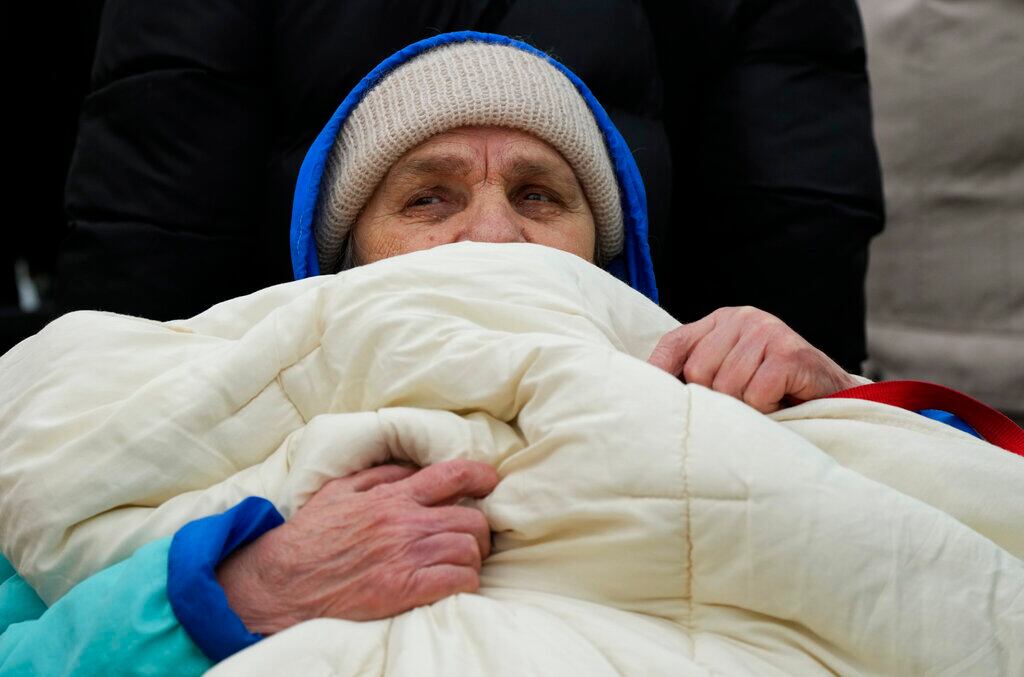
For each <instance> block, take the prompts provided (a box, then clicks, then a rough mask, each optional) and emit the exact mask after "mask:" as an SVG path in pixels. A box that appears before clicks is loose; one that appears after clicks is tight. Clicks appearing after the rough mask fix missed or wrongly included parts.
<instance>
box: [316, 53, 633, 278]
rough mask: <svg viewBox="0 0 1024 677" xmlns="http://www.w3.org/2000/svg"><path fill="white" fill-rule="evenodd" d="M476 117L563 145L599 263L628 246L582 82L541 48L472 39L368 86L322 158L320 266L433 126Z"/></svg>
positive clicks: (338, 253) (476, 122) (475, 121)
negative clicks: (589, 219)
mask: <svg viewBox="0 0 1024 677" xmlns="http://www.w3.org/2000/svg"><path fill="white" fill-rule="evenodd" d="M471 125H473V126H498V127H511V128H514V129H519V130H522V131H525V132H528V133H530V134H533V135H534V136H536V137H538V138H539V139H541V140H543V141H545V142H547V143H548V144H550V145H551V146H552V147H553V148H555V149H556V150H557V151H558V152H560V153H561V154H562V157H564V158H565V160H566V162H567V163H568V164H569V166H570V167H571V168H572V170H573V172H575V174H576V177H577V179H578V180H579V182H580V185H581V186H582V188H583V192H584V194H585V195H586V198H587V202H588V204H589V205H590V209H591V212H592V213H593V215H594V222H595V225H596V227H597V233H596V236H597V246H598V247H597V248H598V261H597V262H598V264H600V265H603V264H604V263H606V262H607V261H609V260H611V259H612V258H613V257H615V256H616V255H618V254H619V253H620V252H621V251H622V247H623V213H622V207H621V205H620V201H619V186H618V182H617V180H616V175H615V172H614V170H613V167H612V162H611V159H610V157H609V152H608V149H607V148H606V146H605V140H604V136H603V135H602V133H601V131H600V130H599V129H598V126H597V123H596V122H595V120H594V116H593V114H592V113H591V110H590V107H589V106H588V105H587V103H586V101H584V99H583V97H582V96H581V95H580V92H579V91H578V90H577V89H576V87H575V86H574V85H573V83H572V82H570V80H569V79H568V78H567V77H566V75H565V74H564V73H562V72H561V71H560V70H558V69H557V68H555V67H554V66H553V65H552V64H551V63H549V62H548V61H546V60H545V59H543V58H541V57H540V56H538V55H537V54H534V53H531V52H527V51H525V50H523V49H519V48H517V47H514V46H510V45H506V44H495V43H492V42H477V41H472V40H470V41H464V42H455V43H449V44H444V45H441V46H438V47H435V48H433V49H430V50H428V51H425V52H423V53H421V54H419V55H418V56H416V57H414V58H412V59H411V60H409V61H406V62H405V63H403V64H402V65H401V66H399V67H398V68H396V69H394V70H393V71H391V72H390V73H388V74H387V75H386V76H385V77H383V78H382V79H381V80H380V81H379V82H377V83H376V84H375V85H374V86H373V87H372V88H371V89H370V90H369V91H367V92H366V94H365V96H364V97H363V98H362V100H361V101H360V102H359V103H358V105H357V106H356V107H355V108H354V109H353V110H352V112H351V114H350V115H349V116H348V117H347V119H346V120H345V122H344V124H343V126H342V128H341V131H340V133H339V134H338V136H337V138H336V139H335V141H334V144H333V146H332V147H331V150H330V153H329V155H328V157H327V161H326V164H325V166H324V172H323V178H322V183H321V190H320V191H319V196H318V200H317V206H316V216H315V218H314V222H313V232H314V234H315V238H316V248H317V258H318V259H319V263H320V270H321V271H322V272H335V271H337V270H338V269H339V267H340V266H341V265H342V258H343V253H344V250H345V243H346V239H347V237H348V235H349V232H350V231H351V229H352V226H353V224H354V223H355V221H356V219H357V218H358V216H359V212H360V211H361V210H362V209H363V207H364V206H365V205H366V203H367V202H368V201H369V199H370V197H371V196H372V195H373V191H374V190H375V189H376V187H377V185H378V184H379V183H380V181H381V180H382V179H383V178H384V176H385V175H386V174H387V172H388V170H389V169H390V168H391V166H392V165H393V164H394V163H395V162H396V161H397V160H398V159H399V158H400V157H401V156H402V155H404V154H405V153H406V152H407V151H409V150H411V149H412V148H414V147H416V146H417V145H419V144H420V143H423V142H424V141H426V140H427V139H429V138H430V137H432V136H435V135H437V134H440V133H442V132H445V131H448V130H451V129H455V128H457V127H464V126H471ZM346 258H348V259H351V257H346Z"/></svg>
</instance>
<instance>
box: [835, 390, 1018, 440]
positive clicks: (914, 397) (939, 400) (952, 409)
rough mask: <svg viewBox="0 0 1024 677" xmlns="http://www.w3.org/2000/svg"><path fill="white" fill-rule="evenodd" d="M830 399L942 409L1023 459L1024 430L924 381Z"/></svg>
mask: <svg viewBox="0 0 1024 677" xmlns="http://www.w3.org/2000/svg"><path fill="white" fill-rule="evenodd" d="M828 397H830V398H832V397H852V398H857V399H862V400H871V401H872V402H881V403H882V404H891V405H892V406H894V407H902V408H903V409H911V410H913V411H917V410H919V409H942V410H943V411H948V412H949V413H951V414H955V415H956V416H959V417H960V418H961V419H963V421H964V422H965V423H966V424H967V425H969V426H971V427H972V428H974V429H975V430H977V431H978V434H980V435H981V436H982V437H984V438H985V439H986V440H987V441H988V442H990V443H992V444H994V445H996V446H997V447H1002V448H1003V449H1006V450H1007V451H1011V452H1013V453H1015V454H1019V455H1021V456H1024V429H1022V428H1021V427H1020V426H1019V425H1017V424H1016V423H1014V422H1013V421H1011V420H1010V419H1009V418H1007V417H1006V416H1004V415H1003V414H1001V413H1000V412H998V411H996V410H995V409H993V408H992V407H990V406H988V405H987V404H983V403H982V402H979V401H978V400H976V399H974V398H973V397H969V396H967V395H964V394H963V393H961V392H958V391H956V390H953V389H952V388H947V387H946V386H940V385H937V384H935V383H927V382H925V381H882V382H881V383H869V384H868V385H863V386H857V387H856V388H850V389H849V390H841V391H839V392H838V393H833V394H832V395H829V396H828Z"/></svg>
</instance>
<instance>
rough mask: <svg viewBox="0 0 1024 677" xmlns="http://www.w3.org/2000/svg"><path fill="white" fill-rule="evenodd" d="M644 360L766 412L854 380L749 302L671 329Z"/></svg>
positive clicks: (843, 386)
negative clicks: (746, 304)
mask: <svg viewBox="0 0 1024 677" xmlns="http://www.w3.org/2000/svg"><path fill="white" fill-rule="evenodd" d="M647 361H648V362H650V363H651V364H653V365H654V366H656V367H659V368H661V369H664V370H665V371H667V372H668V373H670V374H672V375H673V376H677V377H680V378H682V379H683V380H684V381H686V382H687V383H696V384H699V385H702V386H706V387H708V388H711V389H712V390H717V391H718V392H721V393H725V394H727V395H732V396H733V397H735V398H736V399H738V400H742V401H743V402H746V403H747V404H749V405H750V406H751V407H753V408H754V409H757V410H758V411H760V412H761V413H764V414H768V413H771V412H773V411H777V410H778V409H780V408H782V407H783V406H784V404H785V402H786V399H787V398H796V399H798V400H813V399H816V398H819V397H825V396H826V395H831V394H832V393H835V392H838V391H840V390H845V389H846V388H852V387H854V386H856V385H858V382H857V381H856V379H854V378H853V377H852V376H850V375H849V374H847V373H846V372H845V371H844V370H843V368H842V367H840V366H839V365H838V364H836V363H835V362H833V361H832V360H831V359H829V357H828V355H826V354H825V353H823V352H821V351H820V350H818V349H817V348H815V347H814V346H812V345H811V344H810V343H808V342H807V341H805V340H804V339H803V338H801V336H800V335H799V334H797V333H796V332H795V331H793V330H792V329H790V328H789V327H788V326H786V324H785V323H784V322H783V321H782V320H780V319H779V318H777V317H775V316H774V315H771V314H769V313H766V312H764V311H763V310H758V309H757V308H751V307H749V306H746V307H742V308H719V309H718V310H716V311H715V312H713V313H711V314H710V315H708V316H707V317H705V318H703V319H700V320H698V321H696V322H691V323H690V324H684V325H683V326H681V327H679V328H677V329H674V330H673V331H670V332H669V333H667V334H665V335H664V336H663V337H662V338H661V340H660V341H659V342H658V345H657V346H655V348H654V351H653V352H652V353H651V356H650V357H649V358H648V360H647Z"/></svg>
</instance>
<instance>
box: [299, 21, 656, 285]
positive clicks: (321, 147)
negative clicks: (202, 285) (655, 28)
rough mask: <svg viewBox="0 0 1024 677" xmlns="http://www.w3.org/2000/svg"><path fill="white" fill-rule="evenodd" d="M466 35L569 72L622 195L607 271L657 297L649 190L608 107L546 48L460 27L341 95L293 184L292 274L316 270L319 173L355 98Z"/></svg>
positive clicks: (394, 59) (417, 46) (398, 55)
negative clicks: (621, 231)
mask: <svg viewBox="0 0 1024 677" xmlns="http://www.w3.org/2000/svg"><path fill="white" fill-rule="evenodd" d="M469 40H474V41H479V42H490V43H494V44H498V45H508V46H510V47H515V48H517V49H521V50H523V51H525V52H529V53H530V54H534V55H536V56H538V57H540V58H542V59H544V60H546V61H547V62H549V63H550V64H551V65H553V66H554V67H555V68H557V69H558V70H560V71H561V72H562V73H564V74H565V76H566V77H567V78H569V80H570V82H572V83H573V85H574V86H575V87H576V89H577V90H579V92H580V95H582V97H583V99H584V101H586V102H587V105H588V106H590V111H591V113H593V115H594V119H595V121H596V122H597V126H598V128H599V129H600V130H601V133H602V134H604V138H605V142H606V143H607V144H608V152H609V154H610V156H611V158H612V164H613V167H614V169H615V175H616V178H617V179H618V182H619V189H620V193H621V200H622V214H623V219H624V221H625V242H624V244H623V251H622V253H621V254H620V255H619V256H616V257H615V258H614V259H613V260H612V261H611V262H610V263H609V264H608V266H607V270H608V272H609V273H611V274H612V275H614V276H615V277H617V278H618V279H620V280H622V281H623V282H625V283H626V284H628V285H629V286H630V287H632V288H633V289H636V290H637V291H639V292H640V293H642V294H643V295H644V296H646V297H648V298H649V299H651V300H652V301H654V302H655V303H657V302H658V287H657V284H656V283H655V279H654V265H653V263H652V261H651V252H650V248H649V246H648V243H647V231H648V223H647V193H646V192H645V191H644V183H643V179H642V178H641V177H640V170H639V168H638V167H637V164H636V160H635V159H634V158H633V154H632V153H631V152H630V150H629V146H627V145H626V141H625V139H623V138H622V134H620V133H619V130H618V129H617V128H616V127H615V125H614V124H613V123H612V121H611V118H610V117H608V113H607V112H605V110H604V108H603V107H602V106H601V104H600V103H598V101H597V99H596V98H595V97H594V95H593V94H592V93H591V91H590V89H588V88H587V86H586V85H585V84H584V83H583V81H582V80H580V79H579V78H578V77H577V76H576V75H575V74H574V73H573V72H572V71H570V70H569V69H568V68H566V67H565V66H564V65H562V64H561V63H559V62H558V61H555V60H554V59H552V58H551V57H550V56H549V55H547V54H545V53H544V52H542V51H540V50H538V49H536V48H535V47H532V46H531V45H528V44H526V43H524V42H519V41H518V40H513V39H511V38H508V37H505V36H504V35H495V34H493V33H478V32H476V31H458V32H455V33H442V34H440V35H435V36H433V37H430V38H427V39H425V40H420V41H419V42H415V43H413V44H411V45H409V46H408V47H405V48H403V49H401V50H399V51H398V52H395V53H394V54H392V55H391V56H389V57H388V58H387V59H385V60H384V61H382V62H381V63H380V64H379V65H378V66H377V67H376V68H374V69H373V70H372V71H370V73H369V74H367V75H366V77H364V78H363V79H362V80H361V81H360V82H359V84H358V85H356V87H355V89H353V90H352V91H351V92H350V93H349V95H348V96H346V97H345V99H344V101H342V102H341V105H340V106H338V109H337V110H336V111H334V115H332V116H331V119H330V120H329V121H328V122H327V124H326V125H325V126H324V128H323V130H321V132H320V134H318V135H317V137H316V140H314V141H313V145H312V146H310V148H309V151H308V152H307V153H306V157H305V159H304V160H303V161H302V167H301V168H300V169H299V178H298V180H297V181H296V185H295V199H294V201H293V202H292V223H291V233H290V241H291V252H292V269H293V271H294V273H295V279H296V280H301V279H302V278H305V277H311V276H313V275H319V274H320V264H319V262H318V260H317V256H316V241H315V238H314V237H313V232H312V229H313V216H314V211H315V209H316V202H317V194H318V193H319V192H320V183H321V180H322V178H323V173H324V166H325V164H326V163H327V157H328V154H329V153H330V150H331V147H332V146H333V145H334V139H335V138H336V137H337V136H338V132H339V130H340V129H341V126H342V123H343V122H344V121H345V119H346V118H347V117H348V116H349V114H350V113H351V112H352V110H353V109H354V108H355V107H356V106H357V105H358V104H359V102H360V101H361V100H362V98H363V97H364V96H365V95H366V93H367V92H368V91H369V90H370V89H372V88H373V87H374V86H375V85H376V84H377V83H378V82H379V81H380V80H381V79H382V78H383V77H384V76H385V75H387V74H388V73H390V72H391V71H392V70H394V69H395V68H397V67H399V66H400V65H402V64H403V63H405V62H406V61H409V60H410V59H412V58H414V57H416V56H417V55H419V54H421V53H423V52H425V51H427V50H429V49H433V48H435V47H439V46H441V45H447V44H450V43H455V42H465V41H469Z"/></svg>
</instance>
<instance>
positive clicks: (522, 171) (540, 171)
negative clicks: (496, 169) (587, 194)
mask: <svg viewBox="0 0 1024 677" xmlns="http://www.w3.org/2000/svg"><path fill="white" fill-rule="evenodd" d="M506 175H507V176H508V178H510V179H512V180H513V181H527V180H530V179H536V180H540V181H543V182H546V183H548V184H550V185H551V187H552V188H554V189H556V190H557V191H558V192H560V193H561V194H562V196H563V197H565V198H567V199H568V198H572V197H579V196H580V194H581V193H582V190H583V189H582V188H581V187H580V184H579V181H578V180H577V179H576V175H575V174H574V173H573V172H572V170H570V169H567V168H565V169H563V168H562V167H559V166H558V165H555V164H553V163H551V162H548V161H546V160H545V159H539V160H538V159H535V158H524V157H520V158H516V159H514V160H512V161H511V162H510V163H509V166H508V169H507V170H506Z"/></svg>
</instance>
